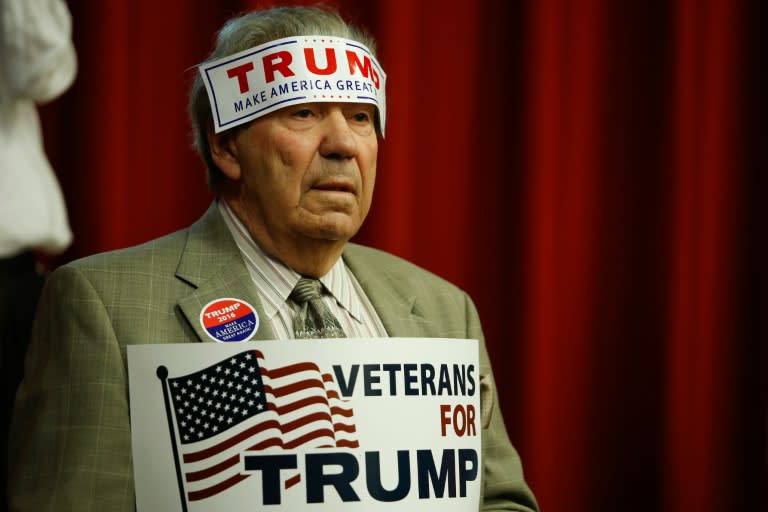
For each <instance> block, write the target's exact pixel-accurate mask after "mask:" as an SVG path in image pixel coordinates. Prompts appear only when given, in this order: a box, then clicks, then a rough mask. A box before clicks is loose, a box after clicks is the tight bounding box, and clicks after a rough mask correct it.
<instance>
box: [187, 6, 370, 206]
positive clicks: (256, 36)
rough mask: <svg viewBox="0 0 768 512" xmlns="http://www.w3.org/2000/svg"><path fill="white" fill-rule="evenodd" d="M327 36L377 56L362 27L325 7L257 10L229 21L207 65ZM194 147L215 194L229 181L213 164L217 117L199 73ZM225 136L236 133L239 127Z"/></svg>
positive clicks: (192, 107) (192, 99) (193, 103)
mask: <svg viewBox="0 0 768 512" xmlns="http://www.w3.org/2000/svg"><path fill="white" fill-rule="evenodd" d="M310 35H324V36H336V37H343V38H345V39H352V40H354V41H358V42H360V43H362V44H364V45H365V46H367V47H368V49H369V50H370V51H371V52H372V53H373V54H374V56H375V55H376V43H375V41H374V40H373V38H372V37H371V36H370V35H368V34H367V33H366V32H364V31H363V30H362V29H361V28H359V27H356V26H354V25H351V24H349V23H347V22H345V21H344V20H343V19H342V18H341V16H340V15H339V14H338V12H336V11H334V10H331V9H329V8H325V7H276V8H272V9H267V10H263V11H253V12H249V13H247V14H244V15H241V16H238V17H235V18H232V19H230V20H229V21H227V22H226V23H225V24H224V26H223V27H222V28H221V30H220V31H219V33H218V36H217V38H216V45H215V47H214V50H213V52H212V53H211V54H210V55H209V56H208V58H207V59H206V60H205V62H210V61H213V60H216V59H220V58H222V57H226V56H227V55H232V54H234V53H237V52H240V51H243V50H247V49H248V48H253V47H255V46H259V45H261V44H264V43H267V42H269V41H274V40H275V39H281V38H284V37H295V36H310ZM188 112H189V118H190V121H191V123H192V131H193V136H194V147H195V149H196V150H197V152H198V154H199V155H200V157H201V158H202V159H203V162H204V163H205V166H206V168H207V171H208V186H209V187H210V188H211V190H213V191H214V192H215V191H217V190H218V188H219V186H220V185H221V184H222V183H224V181H225V180H226V178H225V176H224V174H223V173H222V172H221V170H220V169H219V168H218V167H217V166H216V164H215V163H214V162H213V158H212V157H211V148H210V145H209V144H208V132H209V130H212V129H213V114H212V113H211V105H210V103H209V102H208V94H207V92H206V90H205V85H204V84H203V80H202V78H201V77H200V75H199V74H198V75H197V76H196V78H195V80H194V82H193V83H192V88H191V90H190V94H189V105H188ZM244 126H247V124H246V125H242V126H239V127H234V128H231V129H229V130H227V131H225V132H223V133H224V134H227V133H230V134H234V133H235V131H236V130H238V129H239V128H240V129H241V128H243V127H244Z"/></svg>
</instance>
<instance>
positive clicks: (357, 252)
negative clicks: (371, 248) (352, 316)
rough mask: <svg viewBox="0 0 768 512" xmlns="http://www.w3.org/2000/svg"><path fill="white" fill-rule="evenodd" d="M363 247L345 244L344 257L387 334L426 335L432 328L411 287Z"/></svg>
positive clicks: (394, 335)
mask: <svg viewBox="0 0 768 512" xmlns="http://www.w3.org/2000/svg"><path fill="white" fill-rule="evenodd" d="M363 251H364V249H363V248H361V247H360V246H357V245H355V244H348V245H347V248H346V249H345V251H344V261H345V262H346V264H347V266H348V267H349V269H350V270H351V271H352V273H353V274H354V275H355V278H357V281H358V282H359V283H360V286H361V287H362V288H363V291H365V294H366V295H367V296H368V299H369V300H370V301H371V304H373V307H374V309H375V310H376V313H377V314H378V315H379V318H380V319H381V322H382V323H383V324H384V328H385V329H386V330H387V334H388V335H389V336H390V337H393V338H394V337H408V338H417V337H429V336H430V332H432V331H433V329H431V322H430V321H429V320H428V319H427V318H424V317H423V316H422V314H421V311H420V308H419V306H420V304H419V301H418V300H417V298H416V294H415V293H413V288H412V287H409V286H408V284H409V283H403V280H402V277H396V276H394V275H392V274H391V273H390V272H389V269H388V268H387V267H386V266H383V265H380V264H377V262H375V261H372V259H371V258H370V255H367V254H364V253H363Z"/></svg>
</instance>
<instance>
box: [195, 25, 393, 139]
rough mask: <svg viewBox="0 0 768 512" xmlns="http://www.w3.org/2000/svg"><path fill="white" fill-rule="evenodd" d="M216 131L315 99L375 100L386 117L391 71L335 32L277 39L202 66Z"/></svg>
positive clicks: (370, 54) (340, 100) (380, 117)
mask: <svg viewBox="0 0 768 512" xmlns="http://www.w3.org/2000/svg"><path fill="white" fill-rule="evenodd" d="M199 69H200V74H201V75H202V78H203V83H204V84H205V88H206V90H207V91H208V99H209V101H210V103H211V111H212V113H213V124H214V128H215V130H216V133H218V132H221V131H223V130H226V129H229V128H232V127H234V126H238V125H240V124H243V123H246V122H248V121H251V120H253V119H256V118H257V117H261V116H263V115H266V114H269V113H270V112H274V111H275V110H277V109H280V108H283V107H287V106H290V105H296V104H299V103H311V102H342V103H370V104H372V105H374V106H376V109H377V111H378V118H379V125H380V127H381V133H382V134H383V133H384V123H385V120H386V98H385V95H384V84H385V82H386V78H387V77H386V75H385V74H384V70H382V69H381V66H379V63H378V62H377V61H376V58H375V57H374V56H373V54H372V53H371V52H370V51H369V50H368V48H366V47H365V46H364V45H363V44H361V43H359V42H357V41H352V40H350V39H343V38H340V37H331V36H300V37H286V38H284V39H277V40H275V41H270V42H268V43H266V44H263V45H260V46H257V47H255V48H250V49H248V50H244V51H242V52H239V53H235V54H233V55H229V56H227V57H224V58H222V59H218V60H215V61H212V62H206V63H204V64H201V65H200V67H199Z"/></svg>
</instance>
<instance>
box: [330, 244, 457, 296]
mask: <svg viewBox="0 0 768 512" xmlns="http://www.w3.org/2000/svg"><path fill="white" fill-rule="evenodd" d="M344 257H345V260H346V262H347V265H348V266H349V267H350V268H351V269H352V270H353V272H355V271H357V272H359V271H361V270H362V271H364V272H371V273H373V274H376V275H378V276H380V277H383V278H385V279H386V280H387V281H389V282H392V283H399V284H400V285H402V286H407V287H410V288H413V287H416V288H419V287H421V288H424V289H435V288H439V289H441V290H443V291H453V292H456V293H462V294H464V291H463V290H461V289H460V288H459V287H457V286H456V285H455V284H453V283H451V282H450V281H448V280H446V279H444V278H442V277H440V276H438V275H437V274H434V273H433V272H430V271H429V270H427V269H425V268H423V267H420V266H418V265H416V264H415V263H413V262H410V261H408V260H406V259H404V258H401V257H399V256H396V255H394V254H392V253H389V252H386V251H382V250H380V249H375V248H373V247H368V246H365V245H359V244H354V243H350V244H347V247H346V249H345V251H344Z"/></svg>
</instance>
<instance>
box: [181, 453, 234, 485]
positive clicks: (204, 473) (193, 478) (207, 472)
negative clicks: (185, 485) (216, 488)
mask: <svg viewBox="0 0 768 512" xmlns="http://www.w3.org/2000/svg"><path fill="white" fill-rule="evenodd" d="M238 462H240V456H239V455H233V456H232V457H230V458H228V459H227V460H225V461H223V462H219V463H218V464H216V465H214V466H211V467H209V468H207V469H204V470H201V471H192V472H190V473H187V474H186V475H185V476H186V477H187V482H197V481H199V480H204V479H206V478H208V477H211V476H213V475H215V474H216V473H221V472H222V471H224V470H225V469H229V468H231V467H232V466H234V465H235V464H237V463H238Z"/></svg>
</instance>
